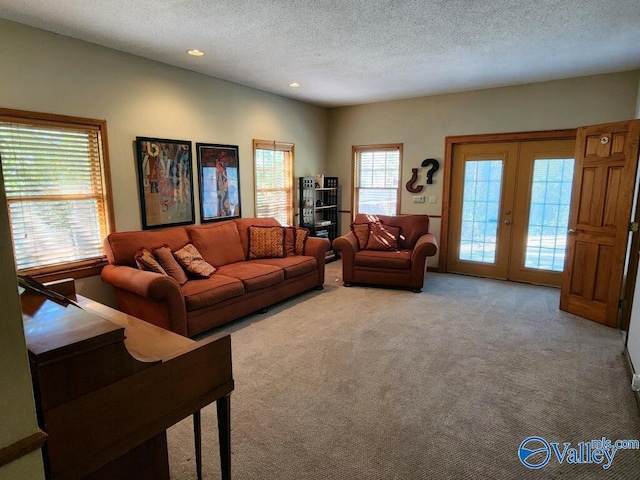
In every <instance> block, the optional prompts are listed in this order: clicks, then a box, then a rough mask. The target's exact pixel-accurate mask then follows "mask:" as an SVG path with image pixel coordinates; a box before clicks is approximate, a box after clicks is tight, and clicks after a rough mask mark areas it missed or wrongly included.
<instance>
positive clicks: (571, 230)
mask: <svg viewBox="0 0 640 480" xmlns="http://www.w3.org/2000/svg"><path fill="white" fill-rule="evenodd" d="M567 233H568V234H569V235H575V234H576V231H575V230H574V229H573V228H570V229H569V230H567Z"/></svg>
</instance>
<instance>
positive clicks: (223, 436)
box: [216, 395, 231, 480]
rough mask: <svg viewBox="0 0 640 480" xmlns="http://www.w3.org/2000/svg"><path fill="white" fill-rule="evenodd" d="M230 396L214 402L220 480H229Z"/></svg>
mask: <svg viewBox="0 0 640 480" xmlns="http://www.w3.org/2000/svg"><path fill="white" fill-rule="evenodd" d="M230 398H231V397H230V395H226V396H224V397H222V398H219V399H218V400H217V401H216V407H217V409H218V438H219V441H220V467H221V470H222V480H231V400H230Z"/></svg>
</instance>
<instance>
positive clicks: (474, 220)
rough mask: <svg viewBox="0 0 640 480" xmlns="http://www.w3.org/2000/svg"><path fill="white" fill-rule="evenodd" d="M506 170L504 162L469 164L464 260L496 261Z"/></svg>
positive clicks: (463, 228)
mask: <svg viewBox="0 0 640 480" xmlns="http://www.w3.org/2000/svg"><path fill="white" fill-rule="evenodd" d="M502 170H503V168H502V161H501V160H471V161H467V162H465V173H464V187H463V199H462V225H461V235H460V248H459V256H458V258H459V259H460V260H466V261H470V262H482V263H490V264H494V263H495V261H496V245H497V239H498V218H499V215H500V192H501V191H502Z"/></svg>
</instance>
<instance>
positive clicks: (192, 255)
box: [173, 243, 216, 278]
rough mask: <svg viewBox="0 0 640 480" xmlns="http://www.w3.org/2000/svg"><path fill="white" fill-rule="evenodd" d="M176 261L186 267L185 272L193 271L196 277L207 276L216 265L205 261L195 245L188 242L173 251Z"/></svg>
mask: <svg viewBox="0 0 640 480" xmlns="http://www.w3.org/2000/svg"><path fill="white" fill-rule="evenodd" d="M173 256H174V257H176V260H178V263H180V265H182V266H183V267H184V268H186V269H187V272H190V273H193V274H194V275H195V276H196V277H201V278H209V277H210V276H211V274H212V273H213V272H215V271H216V267H214V266H213V265H211V264H210V263H209V262H207V261H206V260H205V259H204V258H202V255H200V252H199V251H198V249H197V248H196V247H194V246H193V244H192V243H188V244H187V245H185V246H184V247H182V248H181V249H180V250H178V251H177V252H173Z"/></svg>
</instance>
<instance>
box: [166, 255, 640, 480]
mask: <svg viewBox="0 0 640 480" xmlns="http://www.w3.org/2000/svg"><path fill="white" fill-rule="evenodd" d="M340 267H341V265H340V262H335V263H331V264H329V265H328V266H327V282H326V286H325V289H324V290H323V291H312V292H308V293H306V294H303V295H301V296H299V297H297V298H296V299H293V300H289V301H286V302H283V303H282V304H279V305H278V306H276V307H273V308H272V309H271V310H270V311H269V312H268V313H266V314H262V315H260V314H256V315H251V316H249V317H247V318H245V319H243V320H241V321H238V322H235V323H233V324H231V325H227V326H226V327H225V328H222V329H220V330H219V331H227V332H230V333H231V338H232V348H233V368H234V377H235V381H236V389H235V391H234V392H233V394H232V395H231V413H232V473H233V478H234V480H262V479H265V480H304V479H309V480H319V479H349V480H378V479H379V480H383V479H384V480H389V479H514V478H522V479H528V478H545V479H547V478H548V479H552V478H562V479H592V478H593V479H637V478H640V450H619V451H618V452H617V453H616V455H615V457H614V459H613V461H612V463H611V467H610V468H609V469H607V470H605V469H603V468H602V466H601V465H596V464H568V463H567V462H566V461H565V462H563V463H559V462H558V461H557V460H556V459H555V457H553V456H552V458H551V460H550V461H549V463H548V464H547V465H545V466H544V467H542V468H541V469H540V470H529V469H528V468H526V467H525V466H524V465H523V464H522V463H521V462H520V460H519V459H518V448H519V446H520V444H521V442H522V441H523V440H524V439H525V438H527V437H529V436H539V437H542V438H544V439H545V440H547V441H548V442H559V443H560V449H562V448H563V443H564V442H571V447H575V448H578V443H579V442H585V441H590V440H593V439H599V438H602V437H603V436H604V437H606V438H608V439H610V440H618V439H637V438H640V419H639V415H638V410H637V408H636V405H635V401H634V397H633V392H632V391H631V389H630V387H629V379H628V378H627V373H626V371H625V363H624V362H625V360H624V357H623V354H622V351H623V339H622V336H621V334H620V332H619V331H617V330H614V329H611V328H607V327H604V326H601V325H598V324H595V323H593V322H590V321H587V320H584V319H581V318H579V317H576V316H573V315H569V314H566V313H564V312H560V311H559V310H558V301H559V291H558V290H556V289H551V288H545V287H537V286H531V285H523V284H517V283H509V282H500V281H492V280H484V279H478V278H472V277H465V276H459V275H451V274H434V273H428V274H427V277H426V282H425V288H424V290H423V292H422V293H420V294H415V293H411V292H407V291H400V290H389V289H377V288H364V287H352V288H346V287H343V286H342V280H341V278H340ZM203 431H204V433H203V439H204V440H203V442H204V445H203V450H204V477H205V478H207V479H214V478H220V472H219V455H218V450H217V449H218V444H217V427H216V416H215V406H213V405H212V406H209V407H207V409H205V410H204V411H203ZM168 438H169V449H170V463H171V478H172V479H175V480H183V479H195V478H196V474H195V466H194V460H193V458H194V453H193V434H192V423H191V420H190V419H187V420H185V421H183V422H181V423H179V424H178V425H176V426H174V427H173V428H171V429H170V430H169V435H168Z"/></svg>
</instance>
